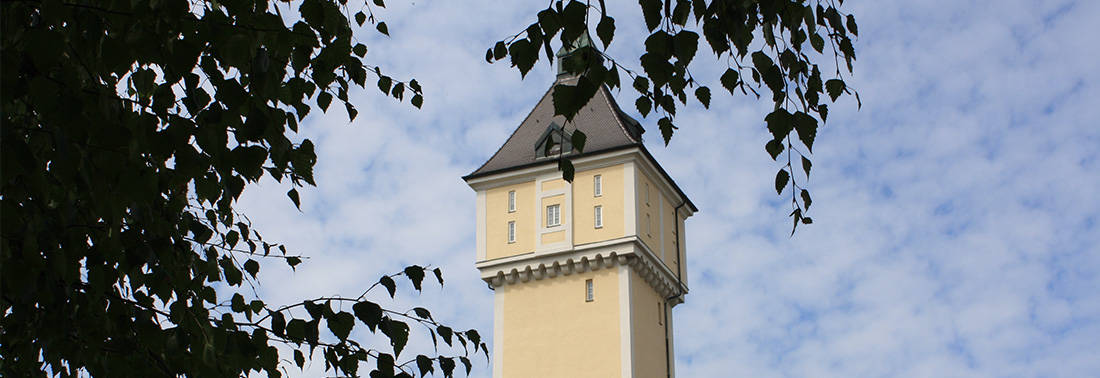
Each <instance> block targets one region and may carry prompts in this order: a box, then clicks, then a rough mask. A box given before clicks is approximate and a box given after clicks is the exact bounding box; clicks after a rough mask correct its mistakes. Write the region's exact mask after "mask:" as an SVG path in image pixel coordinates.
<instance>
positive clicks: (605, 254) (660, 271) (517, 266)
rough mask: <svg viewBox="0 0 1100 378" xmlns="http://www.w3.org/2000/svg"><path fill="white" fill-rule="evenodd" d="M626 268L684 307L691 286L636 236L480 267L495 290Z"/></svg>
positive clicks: (535, 253) (495, 260)
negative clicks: (590, 272) (560, 277)
mask: <svg viewBox="0 0 1100 378" xmlns="http://www.w3.org/2000/svg"><path fill="white" fill-rule="evenodd" d="M617 265H625V266H628V267H630V268H631V269H633V270H634V271H635V272H636V273H637V274H638V276H639V277H641V278H642V279H644V280H645V281H646V283H648V284H649V285H650V286H651V287H653V289H654V290H656V291H657V292H658V293H660V294H661V295H662V296H663V297H664V298H668V301H669V304H671V305H673V306H675V305H677V304H680V303H683V301H684V295H686V294H687V292H688V287H687V284H686V283H684V282H682V281H680V280H679V279H678V277H677V276H676V273H675V272H673V271H672V270H671V269H669V267H668V266H667V265H665V264H664V263H663V262H662V261H661V260H660V259H658V258H657V257H656V255H655V254H654V253H653V252H652V251H651V250H650V249H649V248H648V247H646V245H645V243H643V242H642V241H641V240H640V239H638V238H637V237H636V236H627V237H623V238H618V239H612V240H607V241H602V242H596V243H589V244H584V245H578V246H574V247H573V248H570V249H565V250H557V251H547V252H538V251H536V252H529V253H525V254H522V255H516V256H510V257H505V258H500V259H494V260H486V261H481V262H478V263H477V268H478V270H479V271H480V272H481V279H482V280H484V281H485V282H486V283H488V284H489V286H490V287H491V288H493V289H496V288H499V287H503V286H505V285H517V284H523V283H527V282H530V281H538V280H543V279H553V278H555V277H558V276H568V275H571V274H579V273H585V272H588V271H597V270H600V269H608V268H613V267H615V266H617Z"/></svg>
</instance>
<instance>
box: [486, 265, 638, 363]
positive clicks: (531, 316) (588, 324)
mask: <svg viewBox="0 0 1100 378" xmlns="http://www.w3.org/2000/svg"><path fill="white" fill-rule="evenodd" d="M587 279H592V280H593V290H594V298H593V299H594V300H593V301H592V302H586V301H585V280H587ZM494 300H497V301H501V303H500V306H502V310H501V319H498V321H501V322H503V324H502V327H501V328H500V332H502V335H501V336H502V337H501V338H500V339H501V341H502V342H503V345H495V346H494V348H497V350H498V351H499V352H500V353H501V355H500V357H498V358H502V361H504V364H503V366H502V369H503V371H502V372H503V376H504V377H540V378H541V377H547V378H549V377H562V378H565V377H600V378H604V377H618V376H621V362H620V361H621V360H620V351H621V347H620V345H621V344H620V343H621V341H620V340H621V338H620V327H619V321H620V315H619V314H620V311H619V310H620V303H619V273H618V270H617V269H601V270H598V271H595V272H591V271H589V272H585V273H576V274H572V275H568V276H558V277H555V278H553V279H544V280H538V281H529V282H526V283H523V284H516V285H505V286H503V287H500V288H497V290H496V294H495V298H494Z"/></svg>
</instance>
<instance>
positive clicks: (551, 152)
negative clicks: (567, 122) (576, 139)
mask: <svg viewBox="0 0 1100 378" xmlns="http://www.w3.org/2000/svg"><path fill="white" fill-rule="evenodd" d="M570 152H573V143H572V140H571V135H570V134H569V133H567V132H566V131H565V130H564V129H562V127H561V126H560V125H558V124H557V122H551V123H550V126H547V127H546V131H545V132H543V133H542V137H540V138H539V139H538V142H537V143H535V156H537V157H540V158H544V157H552V156H557V155H562V154H568V153H570Z"/></svg>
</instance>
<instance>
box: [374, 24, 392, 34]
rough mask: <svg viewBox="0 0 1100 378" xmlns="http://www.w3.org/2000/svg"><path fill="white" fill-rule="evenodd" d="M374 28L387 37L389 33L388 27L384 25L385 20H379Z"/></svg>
mask: <svg viewBox="0 0 1100 378" xmlns="http://www.w3.org/2000/svg"><path fill="white" fill-rule="evenodd" d="M376 28H377V29H378V32H379V33H382V34H385V35H386V36H387V37H388V36H389V35H390V28H389V27H388V26H386V23H385V22H379V23H378V25H377V26H376Z"/></svg>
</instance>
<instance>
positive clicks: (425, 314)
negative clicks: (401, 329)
mask: <svg viewBox="0 0 1100 378" xmlns="http://www.w3.org/2000/svg"><path fill="white" fill-rule="evenodd" d="M413 313H415V314H416V316H419V317H420V318H421V319H428V320H432V313H431V312H429V311H428V309H426V308H423V307H414V308H413Z"/></svg>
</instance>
